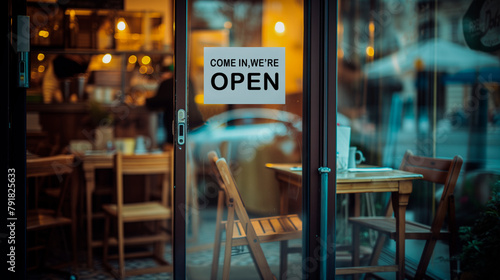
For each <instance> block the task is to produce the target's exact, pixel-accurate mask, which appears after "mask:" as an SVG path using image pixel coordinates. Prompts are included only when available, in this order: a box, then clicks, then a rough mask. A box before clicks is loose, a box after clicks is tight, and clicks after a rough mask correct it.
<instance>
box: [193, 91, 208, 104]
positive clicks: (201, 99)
mask: <svg viewBox="0 0 500 280" xmlns="http://www.w3.org/2000/svg"><path fill="white" fill-rule="evenodd" d="M194 102H195V103H196V104H203V103H204V102H205V98H204V97H203V94H201V93H200V94H197V95H196V96H195V97H194Z"/></svg>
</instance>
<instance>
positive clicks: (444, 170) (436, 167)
mask: <svg viewBox="0 0 500 280" xmlns="http://www.w3.org/2000/svg"><path fill="white" fill-rule="evenodd" d="M462 163H463V160H462V158H461V157H460V156H455V157H454V158H453V159H437V158H429V157H422V156H415V155H413V154H412V153H411V152H410V151H407V152H406V153H405V155H404V158H403V161H402V163H401V166H400V169H401V170H404V171H409V172H413V173H419V174H422V175H423V176H424V178H423V180H424V181H427V182H431V183H436V184H441V185H443V187H444V188H443V193H442V195H441V199H440V201H439V205H438V207H437V209H436V212H435V216H434V218H433V221H432V224H431V226H428V225H424V224H421V223H418V222H415V221H408V220H407V221H406V231H405V239H417V240H426V243H425V247H424V250H423V252H422V256H421V258H420V262H419V264H418V268H417V271H416V274H415V279H422V278H423V277H424V276H425V272H426V270H427V266H428V265H429V261H430V259H431V256H432V253H433V251H434V247H435V246H436V242H437V240H448V242H449V254H450V273H451V275H452V278H451V279H454V277H453V275H454V273H455V271H456V259H454V256H455V254H456V253H457V251H456V250H457V248H456V246H457V245H456V242H457V228H456V221H455V200H454V196H453V192H454V189H455V185H456V183H457V179H458V176H459V174H460V169H461V167H462ZM429 185H432V184H429ZM393 213H394V211H393V208H392V202H391V200H389V204H388V205H387V208H386V213H385V217H353V218H350V221H351V222H352V223H354V226H364V227H368V228H371V229H374V230H377V231H379V232H381V233H384V234H386V235H382V234H380V235H379V237H378V239H377V243H376V244H375V248H374V250H373V253H372V258H371V264H370V265H376V264H377V261H378V258H379V256H380V253H381V251H382V247H383V245H384V242H385V238H386V236H387V235H389V236H390V238H392V239H395V237H396V222H395V219H394V218H393V217H392V215H393ZM446 214H448V230H444V229H443V224H444V221H445V218H446ZM354 232H356V231H355V230H353V233H354ZM358 232H359V231H358ZM354 239H355V237H354V236H353V240H354ZM353 245H355V246H356V244H353ZM358 245H359V244H358ZM354 251H355V252H356V250H354ZM355 257H358V256H355Z"/></svg>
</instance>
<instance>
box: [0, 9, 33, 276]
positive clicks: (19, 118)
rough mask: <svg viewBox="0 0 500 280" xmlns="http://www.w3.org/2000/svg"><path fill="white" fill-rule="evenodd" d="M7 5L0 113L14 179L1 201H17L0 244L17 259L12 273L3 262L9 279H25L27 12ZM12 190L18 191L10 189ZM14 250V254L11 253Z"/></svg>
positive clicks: (8, 170)
mask: <svg viewBox="0 0 500 280" xmlns="http://www.w3.org/2000/svg"><path fill="white" fill-rule="evenodd" d="M4 5H6V6H4V7H6V8H7V9H3V13H4V16H3V17H1V18H2V20H3V25H2V26H3V29H4V36H3V43H2V50H3V51H2V57H3V59H2V65H3V67H4V71H3V75H2V78H1V81H2V85H3V87H4V88H5V87H7V93H5V91H4V94H3V95H2V98H3V102H0V103H1V104H2V105H1V107H2V109H1V110H0V112H2V113H1V114H2V123H3V131H4V132H5V133H3V134H2V135H3V136H4V137H6V140H7V146H5V147H2V149H1V152H0V153H1V155H0V158H1V159H2V167H3V168H2V170H3V172H4V173H3V174H4V176H5V177H4V178H5V179H4V180H5V181H7V180H6V179H14V181H9V182H6V185H7V186H6V185H4V188H3V191H2V192H1V195H0V197H1V201H2V204H3V203H6V204H7V201H8V196H9V194H14V195H15V197H14V200H13V201H14V203H15V204H14V205H13V207H12V208H13V209H14V211H12V212H10V211H11V210H8V209H4V211H0V212H1V214H0V218H1V219H2V222H3V223H4V226H3V227H2V229H1V230H0V244H1V245H0V247H1V254H2V256H7V258H8V259H7V261H12V260H14V264H15V269H14V272H13V271H9V270H8V268H10V267H12V264H9V263H8V262H7V263H4V266H2V268H3V269H5V270H4V272H3V275H6V276H7V277H8V278H9V279H24V278H26V213H25V209H26V200H25V198H26V192H25V190H26V89H25V88H20V87H18V70H19V69H18V64H19V62H18V61H19V59H18V55H19V54H18V53H17V39H18V37H17V36H18V35H17V33H18V32H17V16H18V15H26V1H16V0H8V1H6V2H4ZM19 36H29V34H24V33H21V34H19ZM8 174H10V175H8ZM12 175H14V176H12ZM5 181H4V182H5ZM12 189H13V190H14V191H15V192H11V191H10V190H12ZM8 190H9V191H8ZM11 198H12V197H11ZM6 204H3V205H6ZM6 208H7V207H6ZM11 213H12V214H11ZM9 225H15V227H10V226H9ZM11 236H12V237H11ZM12 249H13V250H12ZM12 253H14V254H15V256H12ZM12 257H13V258H14V259H12Z"/></svg>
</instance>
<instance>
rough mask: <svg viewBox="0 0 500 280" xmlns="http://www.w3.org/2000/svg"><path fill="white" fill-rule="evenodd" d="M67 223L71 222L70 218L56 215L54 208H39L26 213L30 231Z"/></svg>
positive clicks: (27, 226) (27, 225)
mask: <svg viewBox="0 0 500 280" xmlns="http://www.w3.org/2000/svg"><path fill="white" fill-rule="evenodd" d="M67 224H71V219H70V218H66V217H63V216H56V215H55V214H54V211H52V210H48V209H38V210H30V211H28V213H26V230H28V231H30V230H37V229H44V228H49V227H53V226H59V225H67Z"/></svg>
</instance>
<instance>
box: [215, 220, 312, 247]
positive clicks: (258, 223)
mask: <svg viewBox="0 0 500 280" xmlns="http://www.w3.org/2000/svg"><path fill="white" fill-rule="evenodd" d="M250 222H251V223H252V226H253V228H254V229H255V233H256V234H257V236H258V237H259V240H260V242H271V241H273V242H274V241H280V240H290V239H298V238H301V237H302V221H301V220H300V218H299V217H298V216H297V215H287V216H275V217H265V218H257V219H250ZM224 225H225V226H226V227H227V224H226V223H224ZM233 228H234V230H233V246H240V245H246V244H247V242H246V233H245V227H243V225H242V224H241V223H240V221H239V220H236V221H235V223H234V227H233Z"/></svg>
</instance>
